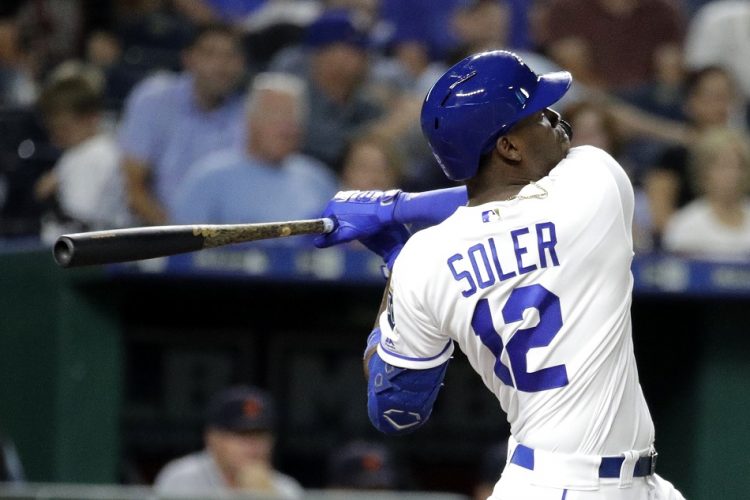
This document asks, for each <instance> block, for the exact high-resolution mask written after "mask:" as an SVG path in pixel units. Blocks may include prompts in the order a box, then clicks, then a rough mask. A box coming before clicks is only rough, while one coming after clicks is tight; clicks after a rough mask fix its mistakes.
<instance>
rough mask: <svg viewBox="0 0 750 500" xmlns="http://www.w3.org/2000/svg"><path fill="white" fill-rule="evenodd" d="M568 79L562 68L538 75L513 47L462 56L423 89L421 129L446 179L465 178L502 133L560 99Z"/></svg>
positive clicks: (474, 170) (470, 174)
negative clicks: (507, 49) (429, 87)
mask: <svg viewBox="0 0 750 500" xmlns="http://www.w3.org/2000/svg"><path fill="white" fill-rule="evenodd" d="M570 81H571V78H570V74H569V73H564V72H561V73H551V74H548V75H542V76H538V75H537V74H536V73H534V72H533V71H532V70H531V69H530V68H529V67H528V66H527V65H526V64H525V63H524V62H523V61H522V60H521V59H520V58H519V57H518V56H517V55H515V54H513V53H512V52H507V51H502V50H498V51H492V52H482V53H480V54H476V55H473V56H470V57H467V58H466V59H464V60H462V61H460V62H459V63H457V64H456V65H454V66H453V67H452V68H450V69H449V70H448V71H447V72H446V73H445V74H444V75H443V76H441V77H440V78H439V79H438V81H437V82H435V84H434V85H433V87H432V88H431V89H430V91H429V92H428V93H427V96H426V97H425V100H424V103H423V104H422V115H421V125H422V133H423V134H424V136H425V137H426V138H427V142H428V143H429V145H430V149H431V150H432V153H433V156H434V157H435V159H436V160H437V162H438V164H439V165H440V167H441V168H442V169H443V172H444V173H445V175H446V176H447V177H448V178H449V179H451V180H454V181H464V180H467V179H470V178H471V177H474V175H476V172H477V169H478V168H479V163H480V160H481V158H482V157H483V156H484V155H485V154H486V153H488V152H491V151H492V149H493V148H495V147H496V142H497V139H498V138H499V137H500V136H501V134H502V133H504V132H505V131H507V130H508V128H510V127H511V126H512V125H513V124H514V123H516V122H518V121H519V120H521V119H523V118H525V117H526V116H529V115H531V114H533V113H535V112H537V111H539V110H541V109H544V108H546V107H547V106H549V105H551V104H552V103H554V102H555V101H557V100H558V99H560V98H561V97H562V96H563V95H564V94H565V92H566V91H567V89H568V87H569V86H570ZM542 87H544V88H542Z"/></svg>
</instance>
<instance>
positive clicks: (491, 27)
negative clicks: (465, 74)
mask: <svg viewBox="0 0 750 500" xmlns="http://www.w3.org/2000/svg"><path fill="white" fill-rule="evenodd" d="M511 12H512V11H511V9H510V5H508V2H507V1H505V0H502V1H500V0H472V1H469V2H465V5H463V6H461V7H459V8H457V9H456V10H455V12H454V13H453V17H452V19H451V28H452V30H453V32H454V33H455V36H456V39H457V40H458V47H457V49H456V52H455V53H454V54H452V55H450V56H449V62H450V63H451V64H454V63H456V62H458V61H460V60H461V59H463V58H464V57H466V56H468V55H471V54H476V53H479V52H485V51H487V50H498V49H505V48H509V47H507V43H508V40H509V39H510V29H511V20H512V17H511Z"/></svg>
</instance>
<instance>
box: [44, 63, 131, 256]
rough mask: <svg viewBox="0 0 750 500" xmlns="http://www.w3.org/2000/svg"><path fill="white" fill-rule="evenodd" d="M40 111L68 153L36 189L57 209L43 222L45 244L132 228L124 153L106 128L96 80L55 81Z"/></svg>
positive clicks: (73, 77) (84, 77)
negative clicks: (69, 235)
mask: <svg viewBox="0 0 750 500" xmlns="http://www.w3.org/2000/svg"><path fill="white" fill-rule="evenodd" d="M53 77H54V74H53ZM38 107H39V109H40V111H41V113H42V115H43V117H44V121H45V125H46V127H47V129H48V130H49V135H50V137H51V140H52V142H53V143H54V144H55V145H56V146H57V147H59V148H60V149H62V150H63V151H64V153H63V154H62V156H61V157H60V159H59V160H58V161H57V163H56V164H55V166H54V167H53V168H52V170H50V171H49V172H47V173H46V174H45V175H43V176H42V177H41V178H40V179H39V180H38V182H37V183H36V187H35V193H36V197H37V199H38V200H39V201H40V202H44V201H47V202H51V203H49V204H50V205H51V206H53V207H54V208H55V210H54V211H53V212H54V215H53V214H48V215H47V216H45V217H44V218H43V223H42V229H41V231H42V240H43V241H45V242H48V243H51V242H52V241H54V239H55V238H56V237H57V236H59V235H60V234H62V233H63V232H66V231H67V230H89V229H106V228H112V227H122V226H126V225H128V224H129V223H130V222H131V217H130V214H129V212H128V210H127V206H126V203H125V196H124V191H123V182H122V177H121V171H120V169H119V161H120V153H119V148H118V147H117V143H116V141H115V138H114V137H113V136H112V135H111V134H110V133H108V132H107V131H106V130H104V129H103V127H102V96H101V91H100V87H98V86H97V83H96V80H95V79H94V78H93V77H91V76H88V77H87V74H86V73H78V74H76V73H73V74H68V75H67V76H61V77H59V78H53V79H52V81H51V82H50V83H49V84H48V85H47V86H46V88H45V89H44V90H43V92H42V94H41V96H40V97H39V101H38ZM61 224H62V226H61Z"/></svg>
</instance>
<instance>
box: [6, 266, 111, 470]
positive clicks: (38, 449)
mask: <svg viewBox="0 0 750 500" xmlns="http://www.w3.org/2000/svg"><path fill="white" fill-rule="evenodd" d="M100 282H101V277H100V276H99V274H98V273H97V272H96V271H93V272H91V271H88V272H76V271H64V272H63V271H61V270H59V269H58V268H57V267H56V266H55V264H54V262H53V260H52V257H51V255H50V254H48V253H46V252H44V253H21V254H13V255H7V254H5V255H0V370H1V371H0V378H1V380H2V382H0V428H2V430H3V431H4V432H5V433H6V434H8V435H9V436H11V437H12V438H13V439H14V440H15V442H16V446H17V448H18V451H19V454H20V456H21V460H22V462H23V465H24V468H25V470H26V474H27V476H28V479H29V480H31V481H72V482H95V483H96V482H102V483H104V482H113V481H116V480H117V478H118V459H119V458H118V455H119V443H118V424H119V421H118V419H119V405H120V399H121V397H120V396H121V395H120V385H121V384H120V379H121V374H120V364H121V359H120V358H121V356H120V342H121V339H120V337H121V336H120V332H119V327H118V321H117V317H116V315H114V314H113V312H114V310H115V309H114V308H113V307H112V300H111V297H108V296H107V290H106V288H103V287H101V286H99V285H98V284H97V283H100Z"/></svg>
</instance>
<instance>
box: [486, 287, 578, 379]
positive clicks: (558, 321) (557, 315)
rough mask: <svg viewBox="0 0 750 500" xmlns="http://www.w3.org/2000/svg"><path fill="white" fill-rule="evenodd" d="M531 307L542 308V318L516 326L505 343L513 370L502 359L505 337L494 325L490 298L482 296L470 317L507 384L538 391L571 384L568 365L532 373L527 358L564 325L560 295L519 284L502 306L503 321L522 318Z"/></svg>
mask: <svg viewBox="0 0 750 500" xmlns="http://www.w3.org/2000/svg"><path fill="white" fill-rule="evenodd" d="M532 308H533V309H536V310H537V311H538V312H539V322H538V323H537V324H536V325H535V326H532V327H530V328H522V329H519V330H517V331H516V333H515V334H514V335H513V337H511V339H510V340H509V341H508V345H507V346H506V347H505V349H506V351H507V353H508V356H507V357H508V359H509V361H510V370H509V369H508V367H507V366H506V365H505V364H503V362H502V361H501V357H502V353H503V341H502V338H501V337H500V334H499V333H498V332H497V331H495V327H494V326H493V321H492V315H491V313H490V307H489V302H488V301H487V299H480V300H479V301H478V302H477V305H476V307H475V308H474V314H473V316H472V318H471V326H472V328H473V330H474V333H475V335H477V336H478V337H479V339H480V340H481V341H482V344H484V345H485V346H486V347H487V348H488V349H489V350H490V352H492V354H493V355H494V356H495V366H494V372H495V375H497V377H498V378H499V379H500V380H501V381H502V382H503V383H504V384H506V385H508V386H510V387H514V386H515V387H516V388H517V389H518V390H519V391H524V392H539V391H546V390H549V389H556V388H558V387H564V386H566V385H568V371H567V369H566V368H565V365H556V366H550V367H547V368H542V369H540V370H537V371H534V372H530V373H529V371H528V366H527V360H526V355H527V354H528V352H529V350H531V349H534V348H537V347H547V346H548V345H549V344H550V343H551V342H552V339H554V337H555V335H557V333H558V332H559V331H560V328H562V314H561V312H560V298H559V297H558V296H557V295H555V294H554V293H552V292H550V291H549V290H547V289H546V288H544V287H543V286H541V285H530V286H523V287H519V288H516V289H515V290H513V292H511V294H510V297H508V301H507V302H506V303H505V305H504V306H503V309H502V315H503V321H504V322H505V324H506V325H509V324H511V323H516V322H518V321H521V320H523V313H524V312H525V311H526V310H527V309H532ZM511 371H512V373H513V377H512V379H511V376H510V374H511ZM514 381H515V383H514Z"/></svg>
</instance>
